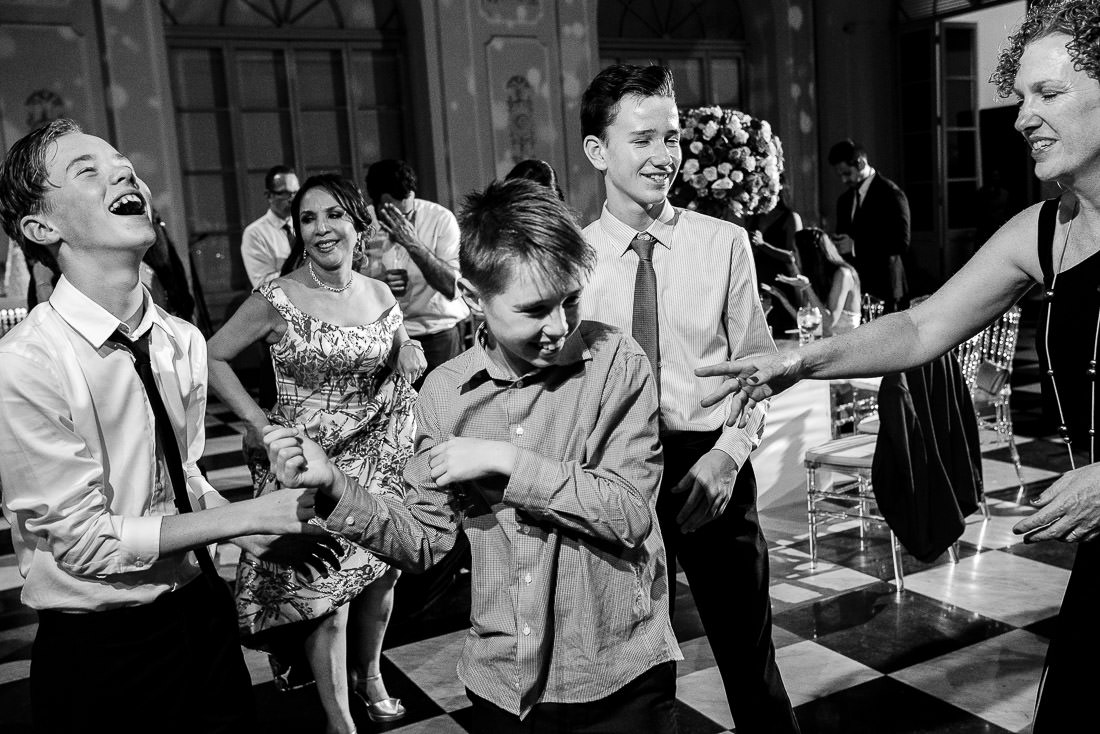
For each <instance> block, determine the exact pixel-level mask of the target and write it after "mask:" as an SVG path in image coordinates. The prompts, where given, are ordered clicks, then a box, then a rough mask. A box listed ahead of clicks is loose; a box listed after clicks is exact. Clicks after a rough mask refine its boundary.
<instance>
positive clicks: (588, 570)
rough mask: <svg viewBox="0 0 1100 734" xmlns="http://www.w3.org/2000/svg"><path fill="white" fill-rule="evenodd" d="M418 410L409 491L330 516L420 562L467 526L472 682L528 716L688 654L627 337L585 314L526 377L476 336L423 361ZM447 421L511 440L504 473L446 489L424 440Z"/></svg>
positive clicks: (645, 388)
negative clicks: (433, 365) (676, 622)
mask: <svg viewBox="0 0 1100 734" xmlns="http://www.w3.org/2000/svg"><path fill="white" fill-rule="evenodd" d="M416 419H417V426H418V428H417V437H416V453H415V455H414V456H413V458H412V459H410V461H409V463H408V465H407V467H406V469H405V481H406V485H407V494H406V497H405V500H404V503H402V502H401V501H399V500H396V499H394V498H392V497H387V496H384V495H369V494H367V493H366V492H345V493H344V495H343V497H342V499H341V500H340V502H339V503H338V505H337V507H336V508H335V510H334V511H333V512H332V514H331V515H330V516H329V518H328V526H329V528H331V529H333V530H335V531H338V532H341V533H343V534H344V535H345V536H346V537H348V538H350V539H352V540H355V541H357V542H360V543H362V544H364V545H366V546H367V547H369V548H371V549H375V550H377V551H378V552H379V553H380V554H381V555H383V556H385V557H387V558H390V559H392V560H393V561H394V563H396V564H397V565H398V566H400V567H402V568H406V569H410V570H420V569H424V568H427V567H428V566H431V565H432V563H434V562H435V561H438V560H439V559H441V558H442V557H443V556H444V555H445V554H446V553H447V551H449V550H450V549H451V547H452V545H453V544H454V539H455V533H456V531H457V529H458V527H459V525H461V527H462V528H463V529H464V530H465V532H466V535H467V537H468V538H469V540H470V549H471V554H472V569H471V570H472V573H473V579H472V599H471V610H470V623H471V629H470V632H469V635H468V637H467V639H466V645H465V648H464V650H463V653H462V657H461V659H460V660H459V663H458V675H459V677H460V678H461V680H462V681H463V683H465V684H466V686H467V687H468V688H469V689H470V690H471V691H473V692H474V693H476V694H477V695H479V696H481V697H482V698H485V699H487V700H489V701H492V702H493V703H495V704H496V705H498V706H500V707H501V708H503V709H505V710H507V711H510V712H512V713H515V714H519V715H520V716H523V715H525V714H526V713H527V712H529V711H530V710H531V707H532V706H534V705H535V704H537V703H544V702H558V703H577V702H584V701H594V700H598V699H601V698H604V697H606V696H608V695H610V694H612V693H614V692H615V691H617V690H618V689H620V688H622V687H623V686H625V685H626V684H627V683H629V682H630V681H631V680H633V679H634V678H636V677H637V676H639V675H641V674H642V673H644V672H646V671H647V670H649V669H650V668H652V667H653V666H655V665H658V664H660V663H664V662H667V661H669V660H680V659H682V656H681V654H680V650H679V648H678V647H677V645H676V638H675V635H674V634H673V631H672V626H671V624H670V622H669V617H668V589H669V580H668V575H667V566H666V562H665V551H664V544H663V542H662V539H661V533H660V530H659V528H658V526H657V521H656V515H655V507H656V497H657V487H658V484H659V483H660V479H661V469H662V456H661V448H660V443H659V440H658V436H657V395H656V392H655V389H654V386H653V379H652V373H651V372H650V368H649V362H648V361H647V359H646V356H645V354H644V353H643V352H642V351H641V350H640V349H639V348H638V346H637V344H636V343H635V342H634V341H633V340H631V339H628V338H626V337H625V336H624V335H623V334H622V333H621V332H619V331H617V330H616V329H613V328H611V327H609V326H606V325H605V324H600V323H596V322H587V321H586V322H582V323H581V325H580V327H579V328H578V329H577V330H576V331H574V332H573V334H572V335H570V337H569V339H568V340H567V343H566V346H565V347H564V348H563V350H562V353H561V356H560V358H559V360H558V362H557V364H556V365H555V366H553V367H549V368H546V369H543V370H539V371H536V372H533V373H530V374H527V375H514V374H508V373H507V371H505V370H504V368H502V367H501V366H499V365H498V364H496V363H495V362H492V361H490V359H489V356H488V354H487V352H486V351H485V348H484V346H483V345H482V344H481V343H479V344H477V345H475V346H474V348H472V349H470V350H469V351H467V352H465V353H464V354H462V355H460V356H459V357H457V358H456V359H453V360H451V361H450V362H448V363H446V364H444V365H443V366H442V367H440V368H438V369H437V370H435V371H434V372H433V373H432V374H431V375H429V377H428V379H427V381H426V382H425V384H424V390H423V391H422V392H421V394H420V399H419V400H418V402H417V405H416ZM451 435H455V436H466V437H475V438H482V439H489V440H493V441H508V442H509V443H511V444H512V445H513V446H515V447H516V448H517V449H519V451H518V459H517V461H516V465H515V468H514V470H513V473H512V475H511V478H505V477H495V478H488V479H483V480H480V481H476V482H468V483H464V484H461V485H459V486H454V485H451V486H448V487H437V486H436V485H435V484H434V482H433V481H432V479H431V474H430V471H429V466H428V450H429V449H430V448H431V447H432V446H433V445H435V444H436V443H438V442H439V441H442V440H446V438H447V437H448V436H451Z"/></svg>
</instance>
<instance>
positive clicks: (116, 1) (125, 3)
mask: <svg viewBox="0 0 1100 734" xmlns="http://www.w3.org/2000/svg"><path fill="white" fill-rule="evenodd" d="M133 4H134V3H133V0H103V6H104V7H105V8H107V9H109V10H117V11H118V12H120V13H124V12H126V11H127V10H129V9H130V6H131V5H133Z"/></svg>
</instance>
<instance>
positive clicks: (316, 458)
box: [264, 426, 336, 494]
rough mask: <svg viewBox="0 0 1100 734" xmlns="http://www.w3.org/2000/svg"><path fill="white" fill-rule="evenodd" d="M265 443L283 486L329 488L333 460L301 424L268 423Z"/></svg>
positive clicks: (272, 467) (268, 455) (273, 468)
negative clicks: (330, 459)
mask: <svg viewBox="0 0 1100 734" xmlns="http://www.w3.org/2000/svg"><path fill="white" fill-rule="evenodd" d="M264 445H265V446H267V458H268V459H270V461H271V469H272V471H274V472H275V477H276V478H277V479H278V480H279V481H280V482H281V483H282V484H283V486H284V487H314V488H317V489H320V490H321V491H322V492H325V493H326V494H327V493H329V492H330V490H331V489H332V486H333V483H334V481H335V479H336V472H335V471H334V470H333V467H332V462H330V461H329V459H328V456H326V455H325V451H324V449H322V448H321V447H320V446H318V445H317V444H316V443H314V442H313V441H311V440H310V439H308V438H306V437H305V433H304V432H303V431H302V430H301V428H298V427H295V428H283V427H280V426H267V427H265V428H264Z"/></svg>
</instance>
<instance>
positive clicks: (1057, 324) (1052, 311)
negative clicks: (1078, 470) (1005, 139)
mask: <svg viewBox="0 0 1100 734" xmlns="http://www.w3.org/2000/svg"><path fill="white" fill-rule="evenodd" d="M1057 210H1058V202H1057V200H1051V201H1048V202H1047V203H1046V204H1044V205H1043V208H1042V210H1041V212H1040V214H1039V262H1040V264H1041V266H1042V269H1043V286H1044V301H1043V310H1042V318H1041V321H1040V323H1039V331H1038V333H1037V335H1036V342H1037V347H1038V352H1039V361H1040V365H1041V367H1042V380H1043V403H1044V411H1045V413H1046V415H1047V416H1048V417H1049V418H1050V419H1051V420H1052V421H1053V423H1054V425H1059V411H1058V406H1057V403H1056V402H1055V399H1054V392H1053V386H1054V383H1055V382H1056V384H1057V388H1058V396H1059V397H1060V398H1061V403H1062V411H1063V415H1064V417H1065V423H1064V432H1063V435H1064V436H1065V437H1068V438H1069V439H1070V441H1071V446H1072V447H1073V449H1074V454H1075V455H1076V456H1077V457H1081V456H1082V452H1084V453H1083V455H1084V457H1086V458H1084V459H1082V458H1078V460H1077V466H1083V465H1084V464H1085V462H1087V461H1088V458H1087V457H1088V451H1089V445H1090V444H1089V428H1090V424H1091V422H1092V415H1093V412H1094V411H1095V410H1096V406H1095V405H1093V404H1092V403H1091V400H1090V397H1089V396H1090V395H1091V394H1092V381H1093V379H1094V378H1095V374H1090V367H1091V368H1092V369H1093V372H1095V362H1094V361H1093V360H1095V359H1096V353H1095V346H1096V345H1095V332H1094V329H1095V326H1096V324H1097V319H1098V317H1100V293H1098V288H1097V286H1100V252H1098V253H1094V254H1093V255H1092V256H1090V257H1089V258H1087V259H1086V260H1084V261H1082V262H1080V263H1078V264H1077V265H1074V266H1073V267H1072V268H1070V269H1069V270H1065V271H1063V272H1062V273H1061V274H1060V275H1059V276H1058V280H1057V282H1056V283H1053V278H1054V272H1055V268H1056V267H1057V266H1056V265H1055V261H1056V259H1058V258H1059V257H1060V256H1061V244H1062V243H1058V246H1057V247H1055V245H1054V224H1055V219H1056V215H1057ZM1052 284H1053V287H1052ZM1048 325H1049V329H1050V331H1049V337H1048V339H1044V333H1046V329H1047V328H1048ZM1044 342H1046V343H1044ZM1048 345H1049V353H1048V351H1047V346H1048ZM1052 364H1053V372H1054V376H1053V378H1052V377H1051V376H1050V375H1049V374H1048V371H1049V370H1050V367H1051V365H1052ZM1052 380H1053V381H1054V382H1052ZM1098 610H1100V542H1098V541H1095V540H1094V541H1091V542H1088V543H1080V544H1078V547H1077V557H1076V559H1075V561H1074V563H1073V572H1072V574H1071V575H1070V580H1069V586H1068V587H1067V588H1066V595H1065V597H1064V598H1063V600H1062V609H1061V612H1060V613H1059V615H1058V625H1057V628H1056V631H1055V634H1054V639H1053V640H1051V644H1050V647H1049V649H1048V650H1047V661H1046V670H1045V672H1044V677H1043V684H1042V686H1041V687H1040V689H1039V701H1038V704H1037V706H1036V711H1035V722H1034V725H1033V729H1032V732H1033V734H1051V733H1052V732H1067V731H1080V730H1082V729H1081V728H1080V727H1081V726H1085V724H1083V722H1087V721H1092V720H1093V718H1094V716H1095V708H1094V706H1095V701H1094V697H1095V696H1096V691H1097V686H1098V684H1100V672H1098V669H1097V661H1098V660H1100V623H1098V620H1097V611H1098Z"/></svg>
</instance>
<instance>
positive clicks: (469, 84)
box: [466, 66, 477, 98]
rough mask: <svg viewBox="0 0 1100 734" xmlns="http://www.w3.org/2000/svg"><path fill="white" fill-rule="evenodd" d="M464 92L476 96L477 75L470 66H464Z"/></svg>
mask: <svg viewBox="0 0 1100 734" xmlns="http://www.w3.org/2000/svg"><path fill="white" fill-rule="evenodd" d="M466 93H467V94H469V95H470V96H471V97H475V98H476V97H477V76H476V75H475V74H474V68H473V67H472V66H467V67H466Z"/></svg>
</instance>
